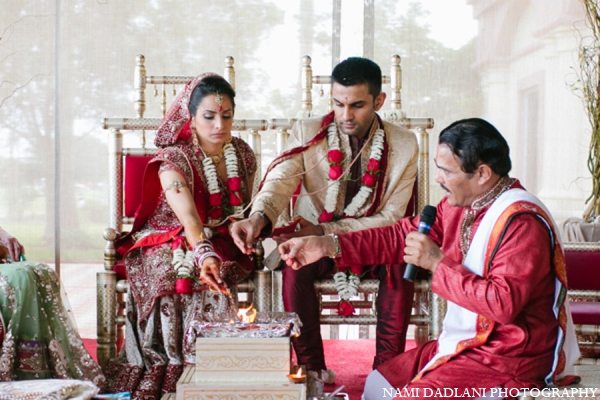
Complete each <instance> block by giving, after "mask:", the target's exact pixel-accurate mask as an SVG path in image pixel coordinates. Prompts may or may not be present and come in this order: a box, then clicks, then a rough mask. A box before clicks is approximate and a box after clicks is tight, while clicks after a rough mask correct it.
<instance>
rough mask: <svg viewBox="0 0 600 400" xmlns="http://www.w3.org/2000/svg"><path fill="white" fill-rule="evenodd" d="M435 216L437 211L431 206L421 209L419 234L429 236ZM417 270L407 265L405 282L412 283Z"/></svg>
mask: <svg viewBox="0 0 600 400" xmlns="http://www.w3.org/2000/svg"><path fill="white" fill-rule="evenodd" d="M436 214H437V210H436V209H435V207H433V206H425V207H423V211H421V219H420V222H419V233H424V234H426V235H429V231H430V230H431V226H432V225H433V223H434V222H435V216H436ZM418 268H419V267H417V266H416V265H414V264H407V265H406V269H405V270H404V275H403V278H404V279H406V280H407V281H410V282H412V281H414V280H415V277H416V276H417V271H418Z"/></svg>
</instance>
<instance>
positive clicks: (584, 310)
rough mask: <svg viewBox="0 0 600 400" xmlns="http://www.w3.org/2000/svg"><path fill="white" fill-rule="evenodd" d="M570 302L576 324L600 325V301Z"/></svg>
mask: <svg viewBox="0 0 600 400" xmlns="http://www.w3.org/2000/svg"><path fill="white" fill-rule="evenodd" d="M569 303H570V307H571V315H572V316H573V323H574V324H577V325H579V324H585V325H600V303H596V302H591V301H571V302H569Z"/></svg>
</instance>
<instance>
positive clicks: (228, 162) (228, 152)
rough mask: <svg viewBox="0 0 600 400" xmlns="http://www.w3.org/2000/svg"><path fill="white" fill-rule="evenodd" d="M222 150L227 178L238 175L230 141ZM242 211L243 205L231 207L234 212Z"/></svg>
mask: <svg viewBox="0 0 600 400" xmlns="http://www.w3.org/2000/svg"><path fill="white" fill-rule="evenodd" d="M223 152H224V154H225V167H226V168H227V178H228V179H229V178H237V177H239V172H238V159H237V154H235V147H233V145H232V144H231V142H229V143H227V144H226V145H225V147H223ZM242 211H244V207H243V206H234V207H233V213H234V214H241V213H242Z"/></svg>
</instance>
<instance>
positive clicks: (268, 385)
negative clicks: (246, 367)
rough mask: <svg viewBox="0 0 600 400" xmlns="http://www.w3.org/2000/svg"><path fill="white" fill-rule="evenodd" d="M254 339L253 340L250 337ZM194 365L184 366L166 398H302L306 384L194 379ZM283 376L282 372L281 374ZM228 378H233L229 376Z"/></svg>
mask: <svg viewBox="0 0 600 400" xmlns="http://www.w3.org/2000/svg"><path fill="white" fill-rule="evenodd" d="M253 340H256V339H253ZM195 369H196V367H194V366H193V365H190V366H187V367H186V368H185V370H184V372H183V375H182V376H181V378H180V379H179V381H178V382H177V395H176V397H175V396H174V395H171V396H172V397H170V398H169V400H175V399H176V400H219V399H227V400H305V399H306V385H305V384H294V383H290V382H289V381H287V382H269V381H256V382H249V381H248V382H233V381H230V382H229V383H228V382H220V383H218V382H209V381H201V382H196V381H195V378H194V377H195V372H194V370H195ZM284 377H286V375H284ZM230 378H232V379H235V376H233V375H231V376H230Z"/></svg>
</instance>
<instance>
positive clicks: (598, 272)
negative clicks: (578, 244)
mask: <svg viewBox="0 0 600 400" xmlns="http://www.w3.org/2000/svg"><path fill="white" fill-rule="evenodd" d="M565 263H566V264H567V282H568V285H569V289H575V290H600V252H599V251H565Z"/></svg>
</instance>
